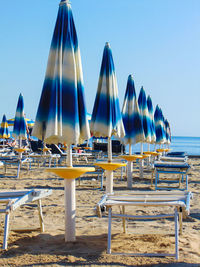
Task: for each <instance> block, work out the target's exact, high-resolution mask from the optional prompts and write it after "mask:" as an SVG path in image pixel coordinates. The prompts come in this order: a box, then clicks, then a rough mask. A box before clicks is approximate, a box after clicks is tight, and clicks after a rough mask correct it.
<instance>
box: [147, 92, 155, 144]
mask: <svg viewBox="0 0 200 267" xmlns="http://www.w3.org/2000/svg"><path fill="white" fill-rule="evenodd" d="M147 107H148V112H149V117H150V120H151V144H155V142H156V130H155V122H154V116H153V104H152V100H151V97H150V96H149V95H148V97H147Z"/></svg>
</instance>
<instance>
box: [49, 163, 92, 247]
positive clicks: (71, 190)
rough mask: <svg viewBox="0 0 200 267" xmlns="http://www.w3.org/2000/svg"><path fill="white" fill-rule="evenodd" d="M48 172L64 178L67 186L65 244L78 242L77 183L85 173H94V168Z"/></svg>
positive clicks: (50, 170) (52, 169)
mask: <svg viewBox="0 0 200 267" xmlns="http://www.w3.org/2000/svg"><path fill="white" fill-rule="evenodd" d="M46 171H47V172H53V173H55V174H57V175H58V176H60V177H61V178H64V185H65V242H72V241H75V240H76V181H75V178H78V177H79V176H80V175H82V174H84V173H85V172H93V171H95V168H93V167H65V168H49V169H46Z"/></svg>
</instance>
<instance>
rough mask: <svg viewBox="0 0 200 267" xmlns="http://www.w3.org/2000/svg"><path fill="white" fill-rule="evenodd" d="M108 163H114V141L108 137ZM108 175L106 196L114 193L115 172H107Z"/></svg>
mask: <svg viewBox="0 0 200 267" xmlns="http://www.w3.org/2000/svg"><path fill="white" fill-rule="evenodd" d="M108 162H112V141H111V137H108ZM105 173H106V194H112V193H113V171H110V170H105Z"/></svg>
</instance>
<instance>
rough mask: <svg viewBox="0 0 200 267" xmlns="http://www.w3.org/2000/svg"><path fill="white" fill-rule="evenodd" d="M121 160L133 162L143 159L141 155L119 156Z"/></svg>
mask: <svg viewBox="0 0 200 267" xmlns="http://www.w3.org/2000/svg"><path fill="white" fill-rule="evenodd" d="M120 157H121V158H123V159H125V160H127V161H133V160H136V159H143V155H139V154H138V155H137V154H135V155H122V156H120Z"/></svg>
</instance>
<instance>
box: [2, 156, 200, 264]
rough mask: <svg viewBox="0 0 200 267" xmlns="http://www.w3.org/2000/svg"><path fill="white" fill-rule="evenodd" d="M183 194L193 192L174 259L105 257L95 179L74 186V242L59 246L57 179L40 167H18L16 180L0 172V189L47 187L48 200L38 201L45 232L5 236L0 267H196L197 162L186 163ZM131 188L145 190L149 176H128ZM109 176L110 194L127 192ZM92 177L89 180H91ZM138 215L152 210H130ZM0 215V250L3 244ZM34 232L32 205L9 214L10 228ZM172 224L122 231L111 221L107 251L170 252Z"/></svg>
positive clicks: (199, 229)
mask: <svg viewBox="0 0 200 267" xmlns="http://www.w3.org/2000/svg"><path fill="white" fill-rule="evenodd" d="M190 163H191V166H192V168H191V171H190V174H189V189H190V191H192V192H193V199H192V201H191V210H190V211H191V213H190V216H189V217H188V218H186V219H184V221H183V234H182V235H181V236H180V238H179V260H178V261H176V260H175V259H174V258H172V257H132V256H122V255H108V254H107V253H106V250H107V224H108V223H107V222H108V221H107V216H104V217H103V218H98V217H97V216H96V213H95V205H96V204H97V203H98V202H99V200H100V199H101V197H102V196H103V194H104V191H101V190H98V189H97V188H98V187H99V186H100V183H99V182H98V181H96V180H95V179H93V180H92V179H90V180H83V181H81V184H80V186H79V185H78V182H77V186H76V205H77V206H76V236H77V240H76V242H72V243H65V242H64V187H63V184H64V183H63V179H60V178H58V177H56V175H54V174H51V173H47V172H45V171H44V168H37V167H35V168H33V169H32V170H30V171H27V170H26V169H23V168H22V172H21V177H20V178H19V179H17V178H14V177H13V176H14V175H16V168H9V169H8V170H7V174H6V175H4V174H3V170H0V173H1V175H0V179H1V189H2V190H14V189H30V188H50V189H52V190H53V193H52V195H50V196H49V197H47V198H45V199H43V200H42V205H43V213H44V222H45V232H44V233H40V232H39V231H33V232H29V231H25V230H24V231H21V232H18V231H10V233H9V240H8V250H7V251H3V250H2V249H1V250H0V266H33V265H34V266H66V265H75V266H83V265H86V266H87V265H92V266H96V265H97V266H99V265H112V266H138V265H140V266H144V265H145V266H152V265H153V266H163V265H164V266H200V159H190ZM133 176H134V180H133V189H135V190H139V189H141V190H144V189H146V190H149V189H151V188H150V174H145V176H144V179H139V177H138V172H136V171H135V172H134V174H133ZM119 177H120V172H117V173H115V179H114V191H121V192H128V191H127V189H126V184H127V183H126V181H121V180H120V178H119ZM94 178H95V177H94ZM135 210H137V212H138V213H139V214H149V213H150V212H153V208H148V209H143V208H140V207H139V208H135ZM3 222H4V216H1V221H0V223H1V228H0V231H1V233H0V246H1V247H2V242H3V232H2V231H3ZM30 227H31V228H34V227H36V228H37V227H39V220H38V212H37V208H36V205H35V204H34V203H32V204H30V205H28V206H24V207H21V208H19V209H17V210H16V211H15V212H13V214H12V216H11V219H10V228H11V229H12V230H14V229H22V228H30ZM174 247H175V239H174V222H173V220H171V219H162V220H150V221H141V220H140V221H139V220H137V221H133V220H129V221H128V224H127V233H126V234H123V232H122V223H121V221H120V220H118V219H113V224H112V252H125V251H126V252H140V253H144V252H149V253H150V252H152V253H174Z"/></svg>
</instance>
